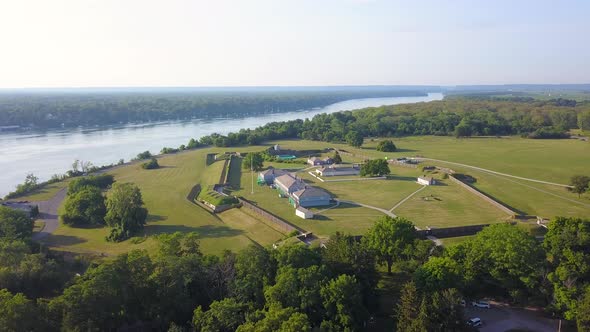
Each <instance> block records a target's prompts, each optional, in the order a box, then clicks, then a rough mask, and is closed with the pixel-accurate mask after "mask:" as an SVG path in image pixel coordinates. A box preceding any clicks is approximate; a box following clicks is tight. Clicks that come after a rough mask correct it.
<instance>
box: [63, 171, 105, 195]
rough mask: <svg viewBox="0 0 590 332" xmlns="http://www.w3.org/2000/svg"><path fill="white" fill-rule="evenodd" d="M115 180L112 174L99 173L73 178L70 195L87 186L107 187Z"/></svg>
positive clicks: (69, 188)
mask: <svg viewBox="0 0 590 332" xmlns="http://www.w3.org/2000/svg"><path fill="white" fill-rule="evenodd" d="M114 182H115V177H113V176H112V175H111V174H99V175H90V176H85V177H80V178H76V179H74V180H72V181H71V182H70V184H69V185H68V195H73V194H75V193H77V192H78V191H80V190H82V189H83V188H85V187H97V188H99V189H107V188H108V187H110V186H111V185H112V184H113V183H114Z"/></svg>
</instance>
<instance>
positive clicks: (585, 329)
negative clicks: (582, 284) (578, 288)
mask: <svg viewBox="0 0 590 332" xmlns="http://www.w3.org/2000/svg"><path fill="white" fill-rule="evenodd" d="M577 307H578V310H577V311H578V312H577V321H576V323H577V325H578V331H580V332H589V331H590V286H588V287H586V292H585V293H584V296H583V297H582V299H580V301H579V302H578V305H577Z"/></svg>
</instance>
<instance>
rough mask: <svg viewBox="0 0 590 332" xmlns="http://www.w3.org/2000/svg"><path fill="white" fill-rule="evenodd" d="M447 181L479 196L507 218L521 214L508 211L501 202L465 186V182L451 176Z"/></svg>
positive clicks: (467, 185)
mask: <svg viewBox="0 0 590 332" xmlns="http://www.w3.org/2000/svg"><path fill="white" fill-rule="evenodd" d="M449 179H451V181H453V182H455V183H457V184H459V185H460V186H461V187H463V188H465V189H467V190H468V191H470V192H471V193H473V194H475V195H476V196H479V197H480V198H482V199H483V200H485V201H486V202H488V203H490V204H492V205H493V206H495V207H496V208H498V209H499V210H500V211H502V212H504V213H506V214H508V215H509V216H516V215H520V214H522V213H520V212H517V211H514V210H512V209H510V208H509V207H507V206H506V205H504V204H502V203H501V202H499V201H498V200H496V199H495V198H493V197H491V196H489V195H487V194H485V193H484V192H482V191H480V190H478V189H477V188H475V187H472V186H470V185H469V184H467V183H465V182H463V181H461V180H459V179H457V178H456V177H455V176H454V175H453V174H450V175H449Z"/></svg>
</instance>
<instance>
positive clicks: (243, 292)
mask: <svg viewBox="0 0 590 332" xmlns="http://www.w3.org/2000/svg"><path fill="white" fill-rule="evenodd" d="M235 267H236V276H235V279H234V282H233V285H232V287H231V288H232V292H233V293H234V294H235V297H236V298H237V299H239V300H240V301H241V302H253V303H254V304H255V305H256V306H257V307H262V305H263V304H264V292H263V289H264V286H265V285H267V284H269V283H270V281H271V280H273V278H274V275H275V271H276V262H275V261H274V260H273V259H272V258H271V256H270V254H269V252H268V251H267V250H266V249H264V248H262V247H260V246H256V245H251V246H249V247H247V248H246V249H243V250H242V251H240V252H239V253H238V254H237V256H236V264H235Z"/></svg>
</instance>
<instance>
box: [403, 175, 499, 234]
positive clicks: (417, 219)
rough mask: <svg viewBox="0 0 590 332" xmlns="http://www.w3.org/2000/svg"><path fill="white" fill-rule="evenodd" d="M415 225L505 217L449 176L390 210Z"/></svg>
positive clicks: (480, 221)
mask: <svg viewBox="0 0 590 332" xmlns="http://www.w3.org/2000/svg"><path fill="white" fill-rule="evenodd" d="M393 212H394V213H395V214H397V215H399V216H402V217H405V218H407V219H409V220H411V221H413V222H414V224H416V226H418V227H421V228H423V227H426V226H430V227H437V228H440V227H451V226H463V225H476V224H489V223H495V222H501V221H502V220H503V219H505V218H506V217H507V215H506V214H505V213H503V212H502V211H500V210H499V209H497V208H495V207H494V206H492V205H491V204H489V203H488V202H486V201H484V200H483V199H481V198H480V197H477V196H475V195H474V194H472V193H470V192H468V191H467V190H466V189H464V188H461V187H460V186H459V185H458V184H456V183H453V182H452V181H450V180H438V183H437V185H434V186H428V187H426V188H425V189H424V190H422V191H420V192H419V193H417V194H416V195H414V196H412V198H410V199H409V200H407V201H406V202H404V204H402V205H401V206H400V207H398V208H397V209H395V210H394V211H393Z"/></svg>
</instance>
